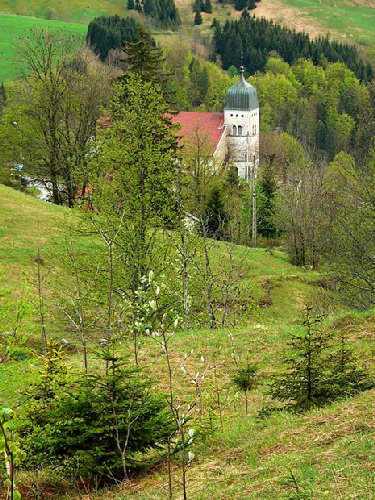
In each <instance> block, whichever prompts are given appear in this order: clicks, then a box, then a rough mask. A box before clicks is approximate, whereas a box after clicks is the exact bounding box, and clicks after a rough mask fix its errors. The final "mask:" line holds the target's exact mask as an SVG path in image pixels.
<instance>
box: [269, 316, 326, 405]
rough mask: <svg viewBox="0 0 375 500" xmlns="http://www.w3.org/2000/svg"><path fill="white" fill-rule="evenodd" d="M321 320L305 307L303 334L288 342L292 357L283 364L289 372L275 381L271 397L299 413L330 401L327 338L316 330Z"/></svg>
mask: <svg viewBox="0 0 375 500" xmlns="http://www.w3.org/2000/svg"><path fill="white" fill-rule="evenodd" d="M321 319H322V318H321V317H319V316H315V315H314V313H313V310H312V307H311V306H306V308H305V316H304V320H303V321H302V325H303V327H304V328H305V331H304V333H302V334H299V335H293V336H292V339H291V340H290V342H289V345H290V347H291V348H292V350H293V355H292V356H290V357H289V358H288V359H287V360H286V364H287V365H289V370H288V371H287V372H286V373H284V374H283V375H281V376H279V377H276V378H275V380H274V382H273V383H272V385H271V395H272V397H273V398H275V399H279V400H281V401H284V402H286V403H287V404H289V405H291V406H292V407H293V408H295V409H298V410H308V409H309V408H311V407H312V406H321V405H322V404H324V403H326V402H327V401H329V399H330V393H329V387H328V374H327V365H326V353H327V349H328V348H329V347H330V344H329V340H330V337H329V335H327V334H325V333H323V332H322V331H321V330H320V329H319V323H320V322H321Z"/></svg>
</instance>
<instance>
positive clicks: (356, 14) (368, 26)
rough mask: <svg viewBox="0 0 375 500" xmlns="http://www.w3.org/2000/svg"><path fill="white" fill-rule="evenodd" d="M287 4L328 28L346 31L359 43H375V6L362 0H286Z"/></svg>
mask: <svg viewBox="0 0 375 500" xmlns="http://www.w3.org/2000/svg"><path fill="white" fill-rule="evenodd" d="M284 1H285V3H286V4H287V5H291V6H292V7H296V8H298V9H302V10H303V11H304V12H306V13H307V14H308V15H309V16H311V17H312V18H313V19H314V20H316V21H318V22H319V24H321V25H322V26H324V27H326V28H327V30H333V31H338V32H340V33H345V34H346V36H347V37H348V39H353V40H355V41H356V42H358V43H363V44H367V43H370V42H371V41H372V43H374V34H375V7H374V5H373V4H372V7H371V6H370V4H367V5H366V2H363V1H361V0H354V1H348V0H342V1H341V2H337V1H335V0H325V1H324V2H316V1H315V0H284Z"/></svg>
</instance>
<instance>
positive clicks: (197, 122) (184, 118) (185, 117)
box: [172, 111, 224, 150]
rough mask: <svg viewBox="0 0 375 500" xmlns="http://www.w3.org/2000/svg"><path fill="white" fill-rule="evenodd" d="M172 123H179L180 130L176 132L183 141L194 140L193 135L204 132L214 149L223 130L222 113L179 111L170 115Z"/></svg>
mask: <svg viewBox="0 0 375 500" xmlns="http://www.w3.org/2000/svg"><path fill="white" fill-rule="evenodd" d="M172 122H173V123H179V124H180V125H181V130H180V131H179V132H178V133H177V135H178V136H181V141H182V142H183V143H184V142H186V141H187V140H189V141H191V140H194V136H197V135H198V134H199V135H203V134H206V137H207V139H208V140H209V142H210V144H211V146H212V147H213V149H214V150H215V149H216V146H217V145H218V143H219V141H220V138H221V136H222V134H223V132H224V128H223V125H224V114H223V113H199V112H195V111H180V112H179V113H178V114H177V115H173V116H172Z"/></svg>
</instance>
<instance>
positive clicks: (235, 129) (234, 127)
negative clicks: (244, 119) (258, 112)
mask: <svg viewBox="0 0 375 500" xmlns="http://www.w3.org/2000/svg"><path fill="white" fill-rule="evenodd" d="M233 135H237V127H236V125H233Z"/></svg>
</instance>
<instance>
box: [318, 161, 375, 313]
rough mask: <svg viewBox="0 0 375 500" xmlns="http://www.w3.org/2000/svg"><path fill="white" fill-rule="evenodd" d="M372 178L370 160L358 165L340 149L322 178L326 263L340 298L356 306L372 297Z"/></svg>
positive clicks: (374, 167) (374, 176)
mask: <svg viewBox="0 0 375 500" xmlns="http://www.w3.org/2000/svg"><path fill="white" fill-rule="evenodd" d="M374 179H375V162H374V161H373V160H372V161H370V162H369V163H367V164H365V165H364V166H363V167H359V166H358V165H357V164H356V162H355V160H354V158H353V157H351V156H350V155H348V154H346V153H344V152H341V153H339V154H337V155H336V156H335V158H334V160H333V161H332V162H331V163H330V164H329V166H328V169H327V173H326V176H325V179H324V180H325V187H326V190H327V193H328V196H329V199H330V201H331V214H330V215H331V217H332V222H333V223H332V231H331V233H330V246H329V248H328V251H327V257H326V258H327V263H328V266H329V268H330V269H331V271H332V275H333V277H334V280H335V282H336V283H337V288H338V290H339V291H340V293H341V296H342V298H343V299H344V301H346V302H347V303H349V304H351V305H355V306H357V307H360V308H366V307H368V306H369V305H370V304H374V301H375V286H374V283H375V267H374V245H375V239H374V238H375V231H374V206H375V181H374Z"/></svg>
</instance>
